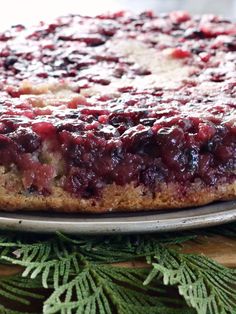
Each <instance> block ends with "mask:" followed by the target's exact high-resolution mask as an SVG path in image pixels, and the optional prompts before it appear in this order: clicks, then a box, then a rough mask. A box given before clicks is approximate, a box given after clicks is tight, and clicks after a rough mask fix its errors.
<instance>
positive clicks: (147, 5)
mask: <svg viewBox="0 0 236 314" xmlns="http://www.w3.org/2000/svg"><path fill="white" fill-rule="evenodd" d="M2 3H3V1H2ZM122 9H126V10H132V11H135V12H139V11H142V10H145V9H152V10H154V11H155V12H167V11H172V10H188V11H189V12H191V13H215V14H220V15H223V16H225V17H229V18H234V19H236V0H57V1H53V0H51V1H50V0H6V1H4V4H2V5H1V10H0V27H1V28H6V27H8V26H10V25H12V24H18V23H23V24H37V23H38V22H39V21H40V20H48V19H51V18H54V17H56V16H58V15H64V14H68V13H81V14H91V15H93V14H97V13H101V12H106V11H115V10H122Z"/></svg>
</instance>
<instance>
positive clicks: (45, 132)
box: [32, 122, 55, 138]
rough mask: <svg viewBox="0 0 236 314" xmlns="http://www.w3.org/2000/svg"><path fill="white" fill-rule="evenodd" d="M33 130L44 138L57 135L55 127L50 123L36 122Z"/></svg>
mask: <svg viewBox="0 0 236 314" xmlns="http://www.w3.org/2000/svg"><path fill="white" fill-rule="evenodd" d="M32 130H33V131H34V132H35V133H37V134H38V135H39V136H41V137H42V138H47V137H49V136H52V135H53V134H54V133H55V126H53V124H52V123H50V122H35V123H33V125H32Z"/></svg>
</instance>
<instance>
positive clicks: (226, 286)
mask: <svg viewBox="0 0 236 314" xmlns="http://www.w3.org/2000/svg"><path fill="white" fill-rule="evenodd" d="M148 261H149V262H151V263H152V266H153V270H152V271H151V273H150V274H149V276H148V277H147V279H146V280H145V282H144V284H149V283H150V282H151V281H152V280H153V279H154V278H155V277H156V276H159V275H160V274H162V276H163V282H164V284H165V285H174V286H177V287H178V290H179V293H180V295H182V296H183V297H184V299H185V300H186V302H187V303H188V304H189V305H191V306H192V307H193V308H195V309H196V310H197V312H198V313H201V314H208V313H209V314H222V313H226V314H232V313H236V288H235V281H236V271H235V270H231V269H227V268H225V267H223V266H221V265H219V264H217V263H216V262H214V261H212V260H210V259H209V258H207V257H204V256H199V255H192V254H182V253H179V252H177V251H175V250H173V249H169V248H166V247H163V246H161V247H160V248H159V250H158V251H157V252H156V254H155V256H154V257H153V258H152V257H150V258H149V259H148Z"/></svg>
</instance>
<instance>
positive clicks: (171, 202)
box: [0, 173, 236, 213]
mask: <svg viewBox="0 0 236 314" xmlns="http://www.w3.org/2000/svg"><path fill="white" fill-rule="evenodd" d="M17 179H18V178H17V176H16V175H15V174H14V175H13V174H10V173H7V174H5V175H2V176H1V179H0V210H2V211H17V210H29V211H51V212H61V213H106V212H137V211H148V210H152V211H154V210H168V209H181V208H187V207H197V206H201V205H206V204H209V203H212V202H215V201H227V200H234V199H235V198H236V180H235V181H233V182H231V183H225V182H221V183H219V184H218V185H217V186H208V187H206V186H205V185H204V184H203V183H202V182H201V181H200V180H197V181H195V182H194V183H192V184H191V185H189V186H188V187H186V188H183V187H182V186H181V185H180V184H178V183H170V184H166V183H161V184H160V185H159V186H158V191H152V190H151V189H147V188H145V187H144V186H135V184H134V183H130V184H127V185H125V186H120V185H116V184H110V185H107V186H105V187H104V189H103V191H102V194H101V196H99V197H98V198H92V199H85V198H81V197H76V196H73V195H71V194H70V193H68V192H66V191H64V190H63V189H62V188H61V187H57V186H53V187H52V192H51V195H49V196H42V195H36V194H30V193H28V194H26V192H25V190H24V189H23V187H20V186H19V181H18V180H17ZM9 182H11V186H9ZM17 185H18V187H17Z"/></svg>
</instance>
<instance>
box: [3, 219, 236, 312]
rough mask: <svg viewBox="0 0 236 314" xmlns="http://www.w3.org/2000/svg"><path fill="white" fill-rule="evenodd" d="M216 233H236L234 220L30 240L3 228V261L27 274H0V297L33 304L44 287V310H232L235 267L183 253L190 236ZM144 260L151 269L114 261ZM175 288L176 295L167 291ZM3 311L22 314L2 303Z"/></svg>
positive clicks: (235, 299) (235, 307) (235, 309)
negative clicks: (176, 229) (160, 230)
mask: <svg viewBox="0 0 236 314" xmlns="http://www.w3.org/2000/svg"><path fill="white" fill-rule="evenodd" d="M215 234H221V235H224V236H229V237H233V238H235V237H236V223H234V224H230V225H226V226H221V227H215V228H209V229H205V230H196V231H191V232H184V233H176V234H173V233H171V234H170V233H165V234H157V235H130V236H128V235H127V236H118V235H117V236H100V237H68V236H65V235H62V234H56V235H54V236H43V235H37V236H35V237H34V239H32V238H31V239H29V237H28V236H27V235H26V234H13V233H6V232H5V233H4V234H2V235H0V262H1V263H9V264H15V265H20V266H22V267H24V270H23V272H22V274H21V275H22V276H21V275H17V276H13V277H0V296H1V298H3V299H5V300H9V301H10V302H11V303H12V304H13V303H14V304H15V303H17V304H23V305H24V304H25V305H28V304H29V303H30V302H31V301H32V300H34V299H40V298H42V296H41V295H40V294H37V293H36V291H37V289H40V290H41V289H44V291H45V294H47V296H48V297H47V299H46V301H44V304H42V307H43V313H44V314H50V313H51V314H53V313H62V314H70V313H71V314H72V313H82V314H84V313H85V314H86V313H87V314H93V313H94V314H95V313H101V314H109V313H112V314H113V313H120V314H133V313H134V314H139V313H140V314H143V313H144V314H145V313H148V314H152V313H154V314H155V313H156V314H159V313H160V314H163V313H165V314H168V313H171V314H182V313H184V314H188V313H191V314H192V313H196V312H197V313H198V314H208V313H209V314H234V313H236V287H235V282H236V271H235V270H231V269H228V268H225V267H223V266H221V265H219V264H217V263H216V262H214V261H212V260H210V259H209V258H206V257H204V256H199V255H196V254H194V255H193V254H182V253H181V252H180V250H179V247H180V246H181V245H182V243H184V242H185V241H188V240H197V239H198V236H201V235H204V236H209V237H211V236H214V235H215ZM139 259H141V260H144V259H146V260H147V262H148V263H149V264H150V267H151V269H149V268H125V267H117V266H114V265H112V263H119V262H127V261H131V260H139ZM170 286H173V287H175V288H176V289H177V290H175V291H178V293H179V296H178V294H176V295H175V294H174V295H173V294H170V292H169V288H168V287H170ZM172 292H173V291H172ZM42 302H43V300H42ZM0 313H5V314H22V313H20V312H17V311H15V312H14V310H9V309H7V308H4V307H3V306H0ZM23 313H26V311H24V312H23Z"/></svg>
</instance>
